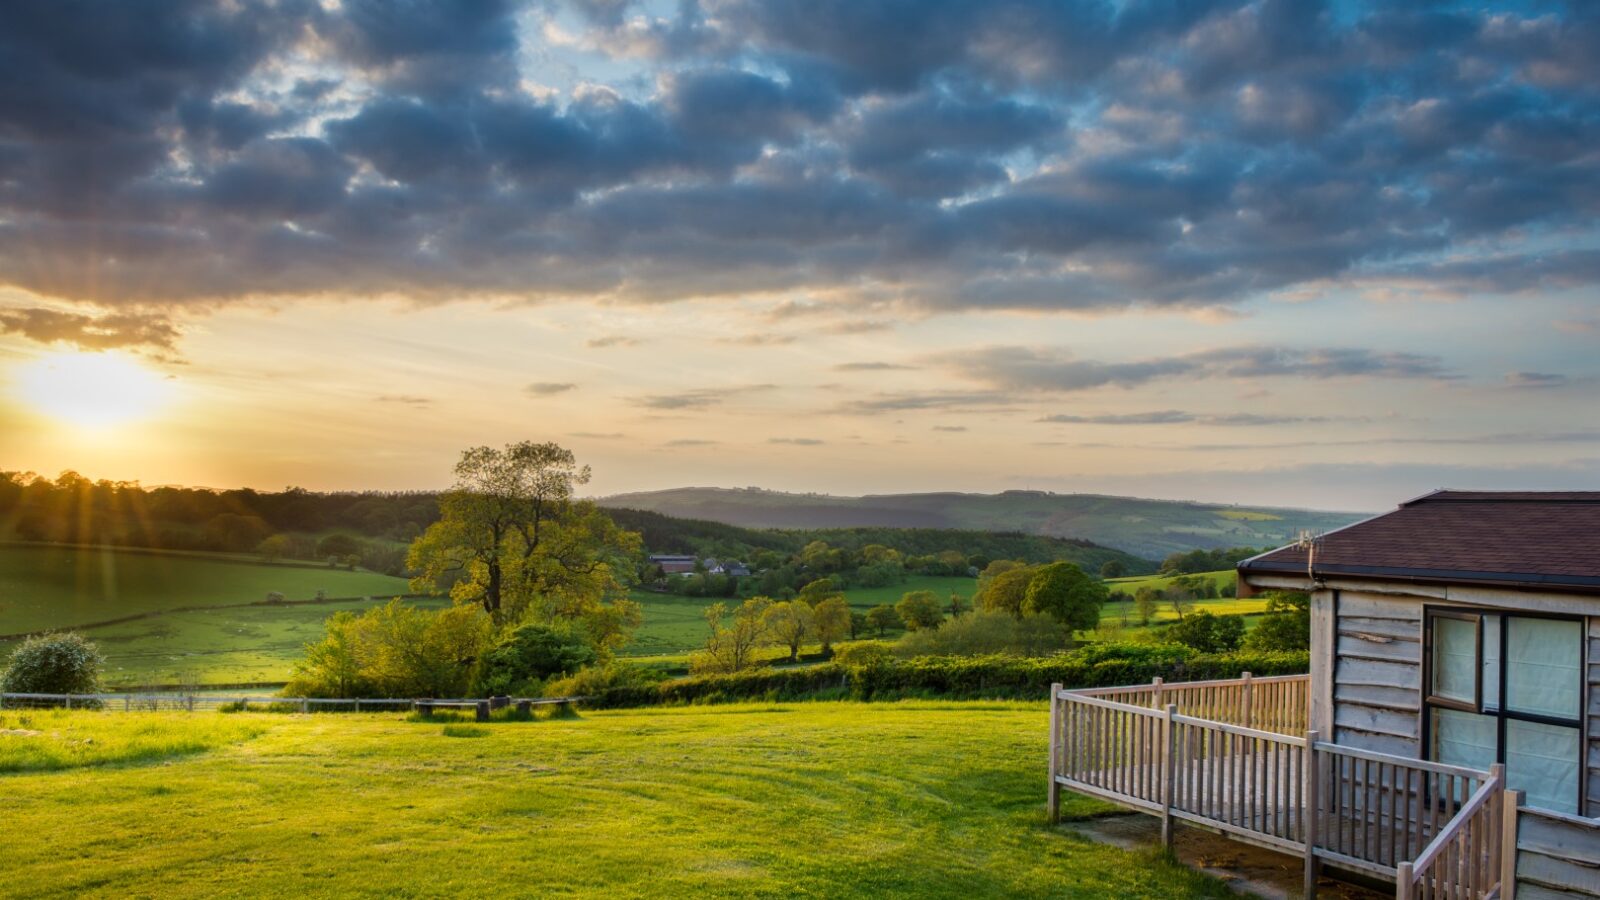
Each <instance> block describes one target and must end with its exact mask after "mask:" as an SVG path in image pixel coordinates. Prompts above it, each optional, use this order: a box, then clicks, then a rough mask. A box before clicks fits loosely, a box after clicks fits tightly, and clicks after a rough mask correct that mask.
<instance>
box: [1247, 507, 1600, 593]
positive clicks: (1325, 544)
mask: <svg viewBox="0 0 1600 900" xmlns="http://www.w3.org/2000/svg"><path fill="white" fill-rule="evenodd" d="M1315 570H1316V574H1318V575H1343V576H1352V577H1373V578H1404V579H1413V580H1422V581H1437V582H1452V581H1454V582H1461V581H1466V582H1480V583H1492V584H1505V585H1507V586H1516V587H1549V588H1562V587H1565V588H1577V589H1580V590H1585V591H1600V491H1552V492H1548V493H1541V492H1528V491H1517V492H1490V491H1436V492H1435V493H1432V494H1428V495H1426V496H1424V497H1419V498H1417V499H1416V500H1412V501H1409V502H1407V503H1404V504H1401V505H1400V507H1399V508H1398V509H1396V510H1395V511H1394V512H1391V513H1386V514H1384V515H1381V516H1378V517H1376V518H1372V519H1368V520H1366V521H1364V522H1357V523H1356V524H1354V525H1350V526H1347V527H1345V528H1341V529H1338V530H1336V531H1332V532H1329V533H1328V534H1326V535H1323V536H1322V537H1320V538H1318V539H1317V541H1316V556H1315ZM1239 571H1240V572H1241V573H1243V574H1246V575H1248V574H1282V573H1303V572H1305V571H1306V551H1305V550H1304V549H1302V548H1300V547H1296V546H1290V547H1284V548H1281V549H1278V550H1274V551H1272V552H1270V553H1263V554H1262V555H1260V556H1257V557H1253V558H1251V559H1247V560H1245V561H1244V562H1242V563H1240V564H1239Z"/></svg>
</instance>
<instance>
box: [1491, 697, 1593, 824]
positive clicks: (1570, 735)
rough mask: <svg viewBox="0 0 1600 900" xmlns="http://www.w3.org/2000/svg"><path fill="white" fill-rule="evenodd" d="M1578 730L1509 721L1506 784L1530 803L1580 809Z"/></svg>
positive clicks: (1545, 806) (1561, 809) (1572, 811)
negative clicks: (1524, 793) (1522, 794)
mask: <svg viewBox="0 0 1600 900" xmlns="http://www.w3.org/2000/svg"><path fill="white" fill-rule="evenodd" d="M1578 743H1579V741H1578V729H1576V728H1561V727H1559V726H1556V725H1541V724H1539V723H1537V722H1521V721H1518V720H1516V719H1508V720H1507V721H1506V784H1507V786H1509V787H1510V788H1512V789H1513V790H1518V791H1525V792H1526V793H1527V796H1528V805H1529V806H1537V807H1539V808H1540V809H1553V810H1555V811H1556V812H1564V813H1573V814H1576V813H1577V812H1578Z"/></svg>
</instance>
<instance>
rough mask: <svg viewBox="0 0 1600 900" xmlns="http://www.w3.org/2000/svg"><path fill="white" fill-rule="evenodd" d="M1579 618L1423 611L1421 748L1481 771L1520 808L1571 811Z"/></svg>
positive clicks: (1580, 678)
mask: <svg viewBox="0 0 1600 900" xmlns="http://www.w3.org/2000/svg"><path fill="white" fill-rule="evenodd" d="M1583 640H1584V630H1583V621H1582V620H1581V619H1563V618H1547V617H1538V616H1522V615H1506V614H1503V613H1495V612H1487V611H1484V612H1476V611H1473V612H1463V611H1459V610H1454V609H1450V610H1444V609H1433V610H1429V611H1428V618H1427V630H1426V644H1425V650H1424V652H1425V653H1426V657H1427V667H1426V673H1427V682H1428V683H1427V692H1426V693H1427V695H1428V696H1427V703H1426V713H1425V714H1426V726H1427V740H1428V751H1429V752H1428V756H1429V758H1430V759H1434V760H1437V761H1438V762H1445V763H1452V764H1455V765H1459V766H1470V767H1472V768H1475V769H1487V768H1488V767H1489V766H1490V765H1492V764H1494V763H1497V762H1502V763H1505V765H1506V781H1507V782H1508V783H1509V785H1510V786H1511V787H1512V788H1513V789H1516V790H1520V791H1523V792H1525V793H1526V794H1527V802H1528V805H1529V806H1537V807H1540V808H1541V809H1552V810H1556V811H1558V812H1568V813H1576V812H1577V811H1578V803H1579V801H1580V800H1581V799H1582V797H1581V795H1580V791H1581V787H1580V785H1581V783H1582V780H1583V779H1582V777H1581V776H1582V767H1583V760H1582V755H1581V749H1582V746H1583V719H1582V715H1583V684H1584V672H1583Z"/></svg>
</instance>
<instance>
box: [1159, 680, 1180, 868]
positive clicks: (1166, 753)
mask: <svg viewBox="0 0 1600 900" xmlns="http://www.w3.org/2000/svg"><path fill="white" fill-rule="evenodd" d="M1177 714H1178V706H1177V704H1175V703H1168V704H1167V711H1166V715H1164V716H1162V717H1161V747H1162V750H1161V845H1162V846H1163V847H1166V848H1167V849H1168V850H1171V849H1172V789H1173V782H1174V781H1176V780H1177V771H1178V754H1177V752H1176V749H1175V747H1174V744H1175V742H1176V740H1177V729H1176V728H1173V727H1172V724H1173V723H1172V717H1173V716H1176V715H1177Z"/></svg>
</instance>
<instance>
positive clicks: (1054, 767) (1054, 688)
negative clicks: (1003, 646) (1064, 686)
mask: <svg viewBox="0 0 1600 900" xmlns="http://www.w3.org/2000/svg"><path fill="white" fill-rule="evenodd" d="M1060 757H1061V682H1059V681H1058V682H1056V683H1055V684H1052V685H1050V793H1049V795H1048V796H1049V798H1050V799H1049V801H1048V808H1049V811H1050V824H1051V825H1055V824H1057V823H1058V822H1060V821H1061V782H1059V781H1056V776H1058V775H1060V774H1061V762H1060Z"/></svg>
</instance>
